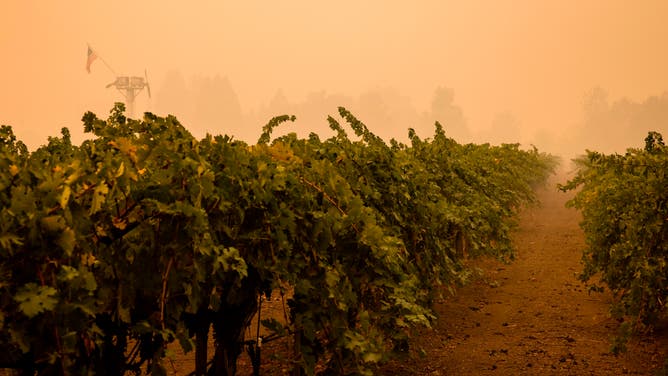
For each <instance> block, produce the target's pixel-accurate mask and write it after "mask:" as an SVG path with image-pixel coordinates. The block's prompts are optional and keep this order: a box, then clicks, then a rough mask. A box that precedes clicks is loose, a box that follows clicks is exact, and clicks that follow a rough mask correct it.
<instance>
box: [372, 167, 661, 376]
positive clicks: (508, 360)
mask: <svg viewBox="0 0 668 376" xmlns="http://www.w3.org/2000/svg"><path fill="white" fill-rule="evenodd" d="M560 181H564V180H560ZM539 197H540V200H541V206H540V207H536V208H532V209H528V210H527V211H525V212H524V213H523V215H522V217H521V222H520V228H519V231H518V233H517V234H516V237H515V241H516V245H517V248H518V251H517V258H516V260H515V261H514V262H513V263H512V264H509V265H504V264H501V263H496V262H485V263H484V265H483V267H484V268H485V269H486V270H487V272H486V273H485V275H484V277H482V278H481V279H479V280H477V281H476V282H474V283H472V284H471V285H469V286H467V287H465V288H463V289H461V290H460V291H459V292H458V293H457V295H456V296H455V297H453V298H449V299H447V300H446V301H443V302H439V303H438V304H437V306H436V307H435V309H436V312H437V313H438V315H439V317H440V318H442V319H439V320H438V322H437V323H436V325H435V326H434V330H433V331H425V332H424V333H422V335H420V336H419V338H418V339H417V341H416V343H415V344H414V349H413V352H414V354H412V355H413V356H412V358H413V359H403V360H401V361H397V362H393V363H392V364H391V365H389V366H388V367H385V368H383V372H382V374H386V375H399V374H401V375H546V374H554V375H622V374H634V375H651V374H655V373H656V371H657V369H660V368H661V367H662V366H663V362H664V359H665V356H666V349H667V348H666V341H665V339H661V338H665V333H664V335H661V334H659V333H655V335H654V336H647V337H643V338H640V339H636V340H634V341H632V343H631V344H630V346H629V351H628V352H627V353H626V354H623V355H621V356H614V355H612V354H610V353H609V348H610V337H611V336H613V335H614V334H615V331H616V329H617V327H618V325H619V324H618V322H617V321H615V320H612V319H610V318H609V317H608V304H609V302H610V295H609V294H599V293H592V294H588V293H587V291H586V288H585V286H584V285H583V284H582V283H580V282H579V281H578V280H577V278H576V274H577V273H578V272H579V271H580V270H581V269H582V266H581V264H580V257H581V250H582V248H583V245H584V236H583V234H582V231H581V230H580V229H579V227H578V222H579V221H580V218H581V217H580V215H579V213H578V212H576V211H575V210H573V209H566V208H565V207H564V203H565V201H566V200H567V199H568V198H569V197H568V196H567V195H566V194H564V193H561V192H559V191H557V190H556V188H555V184H550V185H549V187H548V188H546V189H542V190H541V191H540V192H539ZM662 342H663V343H662ZM421 351H422V352H423V356H422V357H419V358H417V359H415V358H416V356H415V355H416V354H417V353H420V352H421Z"/></svg>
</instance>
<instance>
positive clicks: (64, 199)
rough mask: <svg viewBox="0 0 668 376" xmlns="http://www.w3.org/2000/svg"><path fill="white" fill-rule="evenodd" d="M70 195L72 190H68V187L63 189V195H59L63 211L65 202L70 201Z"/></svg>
mask: <svg viewBox="0 0 668 376" xmlns="http://www.w3.org/2000/svg"><path fill="white" fill-rule="evenodd" d="M71 194H72V189H71V188H70V186H69V185H66V186H65V188H63V194H62V195H60V207H61V208H63V209H65V207H66V206H67V202H68V201H69V200H70V195H71Z"/></svg>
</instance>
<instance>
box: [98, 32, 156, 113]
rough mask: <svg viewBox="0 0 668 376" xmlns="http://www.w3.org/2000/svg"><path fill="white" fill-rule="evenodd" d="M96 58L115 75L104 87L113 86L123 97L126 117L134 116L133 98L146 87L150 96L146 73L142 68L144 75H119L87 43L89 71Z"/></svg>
mask: <svg viewBox="0 0 668 376" xmlns="http://www.w3.org/2000/svg"><path fill="white" fill-rule="evenodd" d="M96 59H100V61H102V62H103V63H104V65H105V66H106V67H107V69H109V70H110V71H111V73H113V74H114V76H116V79H115V80H114V81H113V82H111V83H109V84H107V86H106V88H107V89H108V88H110V87H115V88H116V90H118V91H119V92H120V93H121V94H122V95H123V96H124V97H125V110H126V114H127V116H128V117H130V118H131V117H134V109H135V98H137V96H138V95H139V94H140V93H141V92H142V90H144V89H146V92H147V94H148V97H149V99H150V98H151V86H150V85H149V83H148V74H147V73H146V69H144V77H141V76H121V75H118V74H116V71H115V70H114V69H113V68H112V67H111V66H110V65H109V64H107V62H106V61H105V60H104V59H103V58H102V56H100V54H99V53H97V51H95V50H94V49H93V48H92V47H91V46H90V44H89V45H88V60H87V62H86V70H88V73H90V65H91V64H92V63H93V61H95V60H96Z"/></svg>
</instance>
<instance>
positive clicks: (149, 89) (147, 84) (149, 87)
mask: <svg viewBox="0 0 668 376" xmlns="http://www.w3.org/2000/svg"><path fill="white" fill-rule="evenodd" d="M144 77H145V78H146V91H147V92H148V97H149V98H151V85H149V83H148V73H147V72H146V68H144Z"/></svg>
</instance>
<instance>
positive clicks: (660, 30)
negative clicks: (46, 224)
mask: <svg viewBox="0 0 668 376" xmlns="http://www.w3.org/2000/svg"><path fill="white" fill-rule="evenodd" d="M667 17H668V1H665V0H641V1H634V2H631V1H628V0H587V1H582V0H560V1H551V0H546V1H543V0H541V1H536V0H513V1H509V0H495V1H492V0H489V1H483V0H466V1H463V0H462V1H454V0H422V1H414V2H408V1H392V0H385V1H380V0H355V1H352V0H339V1H331V2H325V1H313V0H309V1H306V0H280V1H266V0H265V1H259V0H245V1H222V0H219V1H197V2H189V3H187V4H186V2H181V1H164V0H163V1H156V0H145V1H129V0H116V1H109V2H96V1H62V2H55V1H44V2H37V1H5V2H3V4H2V5H0V56H1V60H0V68H1V69H0V87H1V90H0V123H2V124H8V125H12V126H13V128H14V132H15V133H16V134H17V136H18V137H19V138H20V139H21V140H23V141H24V142H26V144H28V146H29V147H30V148H31V149H33V148H35V147H37V146H39V145H40V144H43V143H45V142H46V138H47V136H56V135H59V131H60V128H61V127H63V126H67V127H69V128H70V129H71V130H72V133H73V135H74V137H75V140H78V139H81V137H82V136H81V128H82V127H81V122H80V119H81V117H82V115H83V113H84V112H85V111H88V110H90V111H93V112H95V113H96V114H98V116H100V117H106V116H107V114H108V112H109V110H110V108H111V107H112V105H113V102H115V101H122V99H123V98H122V96H121V95H120V94H119V92H117V91H116V90H114V89H113V88H110V89H105V85H106V84H108V83H110V82H112V81H113V80H114V74H113V73H112V72H111V71H110V70H109V69H107V67H106V66H105V65H104V64H103V62H102V61H100V60H97V61H95V62H94V63H93V65H92V67H91V68H92V72H91V73H90V74H89V73H87V72H86V70H85V63H86V45H87V43H90V45H91V46H92V47H93V48H94V49H95V50H96V51H97V52H98V53H99V54H100V55H101V57H102V58H103V59H104V60H105V61H106V62H107V63H108V64H109V65H110V66H111V67H113V69H114V70H115V71H116V72H117V73H118V74H124V75H143V72H144V69H147V71H148V78H149V81H150V83H151V88H152V91H153V93H152V94H153V97H152V98H151V99H150V100H149V99H148V97H147V96H146V93H145V92H144V93H141V94H140V96H139V98H138V99H137V102H136V113H140V112H142V111H152V112H157V114H158V115H165V113H160V112H158V111H156V101H157V100H159V98H156V96H157V94H158V91H159V89H160V87H161V85H162V83H163V81H164V80H165V77H166V75H168V73H169V72H175V71H176V72H178V73H179V74H181V75H182V76H183V77H184V78H185V80H186V81H189V80H191V79H192V78H193V77H215V76H220V77H224V78H226V79H227V80H229V84H230V85H231V86H232V88H233V89H234V92H235V93H236V95H237V97H238V101H239V104H240V106H241V109H242V111H244V112H245V113H251V112H254V111H258V109H259V108H260V107H262V106H265V105H266V104H267V103H268V102H269V101H270V100H271V99H272V98H273V97H274V96H275V95H276V93H277V91H278V90H279V89H280V90H282V92H283V93H284V94H285V96H286V97H287V98H288V99H289V100H290V101H294V102H299V101H304V100H305V98H307V96H308V95H309V94H310V93H312V92H320V91H324V92H327V93H331V94H341V95H346V96H351V97H357V96H360V95H362V94H363V93H364V92H366V91H368V90H371V89H373V88H379V87H382V88H391V89H392V90H395V91H396V92H397V93H400V94H401V95H403V96H405V97H407V98H409V99H410V105H411V106H412V107H413V108H414V109H415V111H416V112H417V113H421V112H424V111H427V110H428V109H429V107H430V102H431V100H432V97H433V95H434V90H436V89H437V88H438V87H447V88H451V89H452V91H453V93H454V104H455V105H456V106H459V107H460V108H461V110H462V112H463V115H464V117H465V118H466V122H467V125H468V127H469V128H470V129H471V130H472V131H473V132H482V131H484V130H485V129H486V128H488V127H490V126H491V124H492V123H493V122H494V120H495V119H497V118H498V117H499V115H500V114H501V115H502V116H512V117H513V118H514V119H516V120H517V121H516V123H517V126H518V127H519V129H520V130H521V135H522V136H521V137H522V138H523V139H525V140H530V139H531V137H532V135H535V134H536V133H537V132H543V135H547V136H544V137H546V138H554V139H565V138H564V134H567V133H568V132H571V131H573V130H574V129H576V128H577V127H578V124H580V123H581V122H582V116H583V115H582V105H583V101H584V98H585V97H586V95H587V93H589V92H591V91H592V90H593V89H594V88H596V87H600V88H602V89H603V90H605V91H606V92H607V94H608V98H609V99H610V100H611V101H614V100H618V99H620V98H628V99H629V100H631V101H636V102H642V101H644V100H645V99H646V98H648V97H650V96H656V95H661V94H662V93H664V92H665V91H666V90H667V89H668V48H666V47H667V46H668V44H667V43H668V20H667ZM335 112H336V108H335V107H333V108H331V109H330V110H329V114H335ZM504 114H505V115H504ZM508 114H510V115H508ZM135 115H136V114H135ZM176 115H177V116H178V115H179V114H178V113H176ZM275 115H279V114H275ZM296 115H298V116H299V114H296ZM326 115H327V113H323V114H322V119H323V122H324V119H325V118H326ZM186 120H187V119H186ZM362 120H364V119H363V118H362ZM434 120H439V119H434ZM184 123H185V124H184V125H186V127H188V128H190V125H189V124H188V122H187V121H184ZM263 123H264V122H259V123H256V124H244V125H243V126H241V125H235V124H221V125H220V128H219V129H207V130H208V131H210V132H213V133H228V134H232V135H234V136H235V137H237V138H239V139H244V140H248V141H254V140H253V139H251V138H252V137H254V135H256V134H257V133H258V132H259V129H260V128H261V126H262V125H263ZM298 126H299V127H308V125H307V124H298ZM381 126H382V125H381ZM410 126H411V124H405V125H402V126H397V125H392V127H393V128H392V129H384V130H383V132H384V134H390V135H394V134H395V132H396V135H397V137H403V136H404V135H405V134H406V129H407V128H408V127H410ZM446 126H447V125H446ZM395 128H396V129H395ZM372 130H373V127H372ZM198 136H201V135H198ZM426 136H429V135H426ZM249 139H250V140H249ZM518 141H520V140H518Z"/></svg>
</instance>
